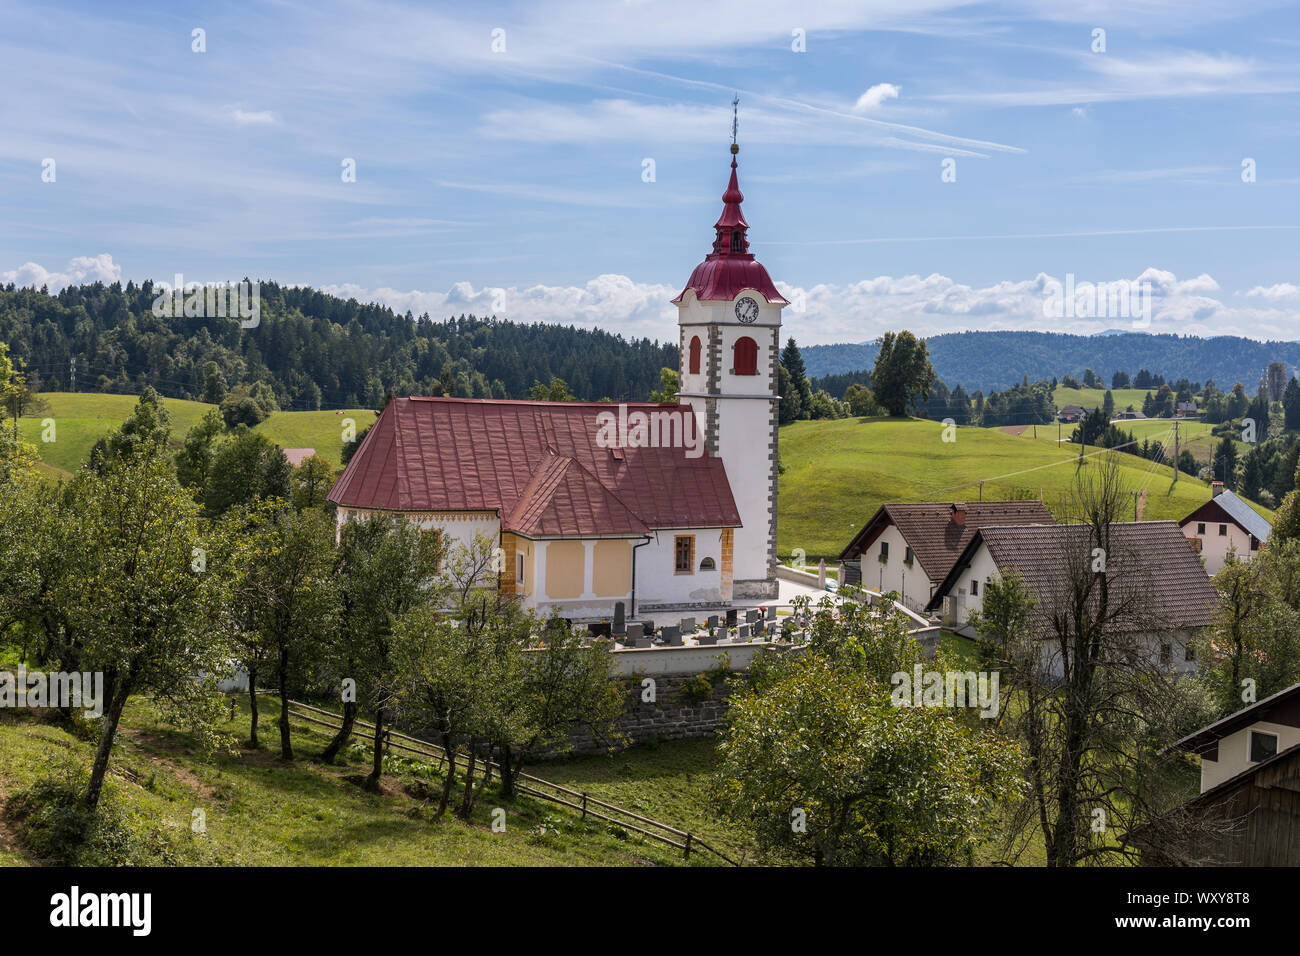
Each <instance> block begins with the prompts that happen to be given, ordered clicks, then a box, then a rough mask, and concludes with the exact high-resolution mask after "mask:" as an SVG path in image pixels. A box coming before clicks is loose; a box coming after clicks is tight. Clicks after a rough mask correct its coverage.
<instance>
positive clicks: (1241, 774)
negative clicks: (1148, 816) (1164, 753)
mask: <svg viewBox="0 0 1300 956" xmlns="http://www.w3.org/2000/svg"><path fill="white" fill-rule="evenodd" d="M1171 749H1176V750H1181V751H1183V752H1185V753H1188V754H1194V755H1196V756H1197V757H1199V758H1200V763H1201V793H1200V795H1199V796H1197V797H1196V798H1194V799H1192V800H1190V801H1189V802H1188V803H1186V804H1184V805H1183V806H1182V807H1181V808H1180V809H1179V813H1180V814H1182V815H1184V816H1189V817H1192V818H1193V819H1195V820H1197V821H1198V824H1199V825H1198V828H1197V829H1198V831H1199V832H1198V836H1197V843H1198V846H1197V847H1196V848H1195V851H1196V853H1197V854H1198V855H1199V857H1200V858H1201V861H1202V862H1205V863H1211V864H1218V865H1236V866H1297V865H1300V684H1293V685H1292V686H1290V687H1288V688H1286V689H1285V690H1282V691H1279V692H1278V693H1276V694H1273V695H1272V696H1270V697H1266V698H1264V699H1263V700H1261V701H1258V702H1256V703H1254V704H1251V705H1250V706H1248V707H1245V708H1243V709H1242V710H1239V711H1237V712H1236V713H1235V714H1231V715H1229V716H1227V717H1225V718H1223V719H1222V720H1219V721H1216V722H1215V723H1213V724H1210V725H1209V726H1208V727H1203V728H1201V729H1200V730H1198V731H1196V732H1195V733H1192V734H1189V735H1188V736H1186V737H1184V738H1183V739H1182V740H1179V741H1177V742H1176V743H1174V744H1173V745H1172V747H1171ZM1153 832H1157V831H1154V830H1153ZM1137 842H1139V843H1140V844H1143V862H1146V863H1155V864H1163V863H1167V862H1170V858H1171V857H1172V856H1174V854H1173V853H1171V848H1170V847H1166V846H1162V845H1161V843H1160V841H1159V840H1152V839H1151V838H1150V837H1149V836H1148V837H1147V839H1146V840H1142V839H1141V835H1139V840H1138V841H1137Z"/></svg>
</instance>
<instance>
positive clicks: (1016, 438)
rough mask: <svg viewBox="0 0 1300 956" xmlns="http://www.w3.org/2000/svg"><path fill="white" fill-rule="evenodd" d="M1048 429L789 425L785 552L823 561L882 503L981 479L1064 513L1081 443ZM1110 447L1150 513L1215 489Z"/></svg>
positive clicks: (948, 494) (782, 529)
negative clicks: (951, 437) (951, 431)
mask: <svg viewBox="0 0 1300 956" xmlns="http://www.w3.org/2000/svg"><path fill="white" fill-rule="evenodd" d="M1045 432H1051V438H1055V432H1056V429H1055V428H1054V427H1051V426H1040V427H1039V429H1038V438H1037V439H1034V438H1033V430H1032V429H1029V430H1026V431H1025V432H1023V433H1022V434H1020V435H1009V434H1007V433H1005V432H1002V431H999V430H998V429H984V428H961V429H958V430H957V433H956V439H957V440H956V441H954V442H945V441H943V440H942V434H943V425H941V424H940V423H939V422H930V421H924V420H922V419H886V418H875V419H860V418H847V419H836V420H828V421H808V422H796V423H794V424H793V425H786V426H785V427H783V428H782V429H781V434H780V448H781V464H782V465H783V466H784V468H785V472H784V474H782V475H781V478H780V493H779V498H778V508H779V514H778V520H777V550H778V553H779V554H780V555H782V556H783V557H786V556H788V555H789V554H790V553H791V552H792V550H793V549H794V548H803V549H804V550H805V552H806V553H807V559H808V560H809V561H812V562H814V563H815V562H816V561H817V559H818V558H820V557H826V558H827V559H828V560H830V559H833V558H835V557H836V556H838V554H839V553H840V551H841V550H842V549H843V548H844V546H845V545H846V544H848V542H849V541H850V540H851V539H852V537H853V535H854V534H855V533H856V532H857V530H858V529H860V528H861V527H862V524H863V523H864V522H865V521H867V520H868V519H870V517H871V515H872V514H873V513H874V512H875V510H876V509H877V508H878V507H879V506H880V505H882V504H884V503H886V502H892V501H975V500H978V499H979V497H980V480H981V479H983V480H984V487H983V497H984V499H985V500H986V501H992V500H998V499H1006V498H1012V497H1029V498H1040V497H1041V498H1042V499H1043V501H1044V502H1045V503H1046V504H1047V506H1048V508H1049V509H1050V510H1052V511H1053V513H1055V514H1058V515H1059V514H1060V513H1061V511H1062V508H1061V502H1062V500H1063V496H1064V495H1065V493H1066V492H1067V491H1068V490H1069V488H1070V486H1071V484H1072V482H1073V480H1074V473H1075V467H1076V462H1077V460H1078V455H1079V446H1077V445H1069V444H1065V445H1059V446H1058V445H1057V443H1056V442H1055V441H1053V440H1049V438H1048V437H1047V436H1046V435H1045V434H1044V433H1045ZM1088 453H1089V454H1094V453H1095V450H1093V449H1089V452H1088ZM1105 454H1114V455H1116V456H1117V457H1118V458H1119V461H1120V466H1121V469H1122V472H1123V476H1124V478H1125V480H1126V482H1127V483H1128V485H1129V487H1130V489H1131V490H1135V491H1136V490H1139V489H1142V488H1145V489H1146V491H1147V504H1146V510H1145V512H1144V514H1143V517H1144V518H1146V519H1152V520H1155V519H1173V520H1177V519H1179V518H1182V517H1183V516H1185V515H1187V514H1188V513H1189V512H1191V511H1192V510H1193V509H1194V508H1196V507H1198V506H1199V505H1200V504H1202V503H1203V502H1204V501H1206V500H1207V499H1208V498H1209V496H1210V490H1209V488H1208V486H1206V484H1205V483H1204V482H1201V481H1198V480H1197V479H1195V478H1193V477H1191V476H1189V475H1181V476H1179V479H1178V482H1177V484H1173V483H1172V482H1171V480H1170V478H1171V476H1170V471H1169V469H1168V468H1163V469H1161V468H1158V467H1153V465H1152V463H1151V462H1148V461H1144V460H1143V459H1141V458H1136V457H1134V456H1132V455H1126V454H1124V453H1122V452H1113V453H1105ZM1095 460H1096V459H1093V461H1095ZM1084 467H1088V464H1087V463H1085V465H1084ZM1262 513H1266V512H1262Z"/></svg>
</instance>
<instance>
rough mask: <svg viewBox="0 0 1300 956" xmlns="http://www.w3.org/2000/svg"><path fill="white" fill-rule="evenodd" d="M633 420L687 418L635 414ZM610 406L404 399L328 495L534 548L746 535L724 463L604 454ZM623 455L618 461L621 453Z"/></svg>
mask: <svg viewBox="0 0 1300 956" xmlns="http://www.w3.org/2000/svg"><path fill="white" fill-rule="evenodd" d="M627 408H628V411H629V413H630V412H631V411H634V410H640V411H644V412H653V411H666V410H673V411H682V412H683V414H690V411H689V409H686V408H685V407H684V406H678V405H673V404H664V405H659V404H653V403H649V402H644V403H628V405H627ZM617 409H618V406H616V405H610V404H609V403H606V402H523V401H499V400H491V399H472V398H398V399H394V400H393V401H391V402H389V404H388V407H387V408H385V409H384V411H383V413H382V414H381V415H380V416H379V419H378V420H377V421H376V422H375V424H374V426H373V427H372V428H371V429H370V432H369V433H368V434H367V435H366V438H365V441H363V442H362V443H361V447H360V448H359V449H357V452H356V454H355V455H353V456H352V460H351V461H350V462H348V466H347V468H346V469H344V471H343V474H342V475H340V476H339V479H338V481H337V482H335V484H334V488H333V489H332V490H331V491H330V494H329V500H330V501H333V502H335V503H336V504H339V505H343V506H346V507H351V508H367V509H370V508H373V509H379V510H387V511H496V512H499V513H500V515H501V521H502V527H503V528H504V529H505V530H507V531H517V532H518V533H520V534H525V535H529V536H536V537H547V536H577V535H599V534H610V535H620V534H625V535H632V534H644V533H645V532H646V531H647V530H649V529H654V528H717V527H739V526H740V523H741V522H740V513H739V511H738V510H737V509H736V503H735V500H734V498H733V497H732V494H731V485H730V483H729V482H728V481H727V473H726V469H725V468H724V467H723V464H722V459H720V458H710V457H708V456H701V457H699V458H688V457H687V456H686V449H684V448H621V449H615V450H611V449H609V448H603V447H601V446H600V445H599V444H597V440H596V436H597V435H598V434H599V432H600V426H599V424H598V423H597V419H596V416H597V415H599V414H600V413H601V412H602V411H604V412H615V413H616V412H617ZM615 451H616V452H617V453H618V454H617V455H616V454H615V453H614V452H615Z"/></svg>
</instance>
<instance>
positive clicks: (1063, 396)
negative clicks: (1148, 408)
mask: <svg viewBox="0 0 1300 956" xmlns="http://www.w3.org/2000/svg"><path fill="white" fill-rule="evenodd" d="M1170 387H1172V386H1170ZM1157 391H1158V389H1155V388H1151V389H1146V388H1113V389H1111V390H1110V394H1111V397H1112V398H1114V399H1115V411H1116V413H1118V412H1122V411H1124V409H1126V408H1128V407H1129V406H1130V405H1132V406H1133V411H1135V412H1140V411H1142V402H1143V401H1144V400H1145V399H1146V396H1147V392H1150V393H1151V394H1152V395H1154V394H1155V393H1156V392H1157ZM1105 399H1106V389H1104V388H1066V387H1065V386H1064V385H1058V386H1056V388H1055V389H1053V391H1052V401H1054V402H1055V403H1056V407H1057V408H1064V407H1065V406H1066V405H1078V406H1079V407H1080V408H1101V405H1102V402H1103V401H1105Z"/></svg>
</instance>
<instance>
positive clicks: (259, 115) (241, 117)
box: [228, 106, 279, 126]
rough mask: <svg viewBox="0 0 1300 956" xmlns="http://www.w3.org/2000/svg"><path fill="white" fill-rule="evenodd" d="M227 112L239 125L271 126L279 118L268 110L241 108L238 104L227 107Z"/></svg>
mask: <svg viewBox="0 0 1300 956" xmlns="http://www.w3.org/2000/svg"><path fill="white" fill-rule="evenodd" d="M228 113H229V115H230V118H231V119H233V120H234V121H235V122H236V123H238V124H239V125H240V126H273V125H275V124H276V123H278V122H279V119H278V118H277V117H276V115H275V114H274V113H272V112H271V111H270V110H243V109H240V108H239V107H238V106H232V107H229V109H228Z"/></svg>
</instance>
